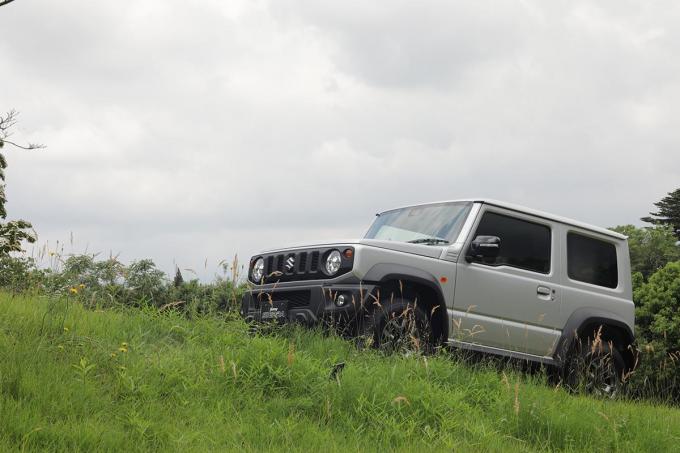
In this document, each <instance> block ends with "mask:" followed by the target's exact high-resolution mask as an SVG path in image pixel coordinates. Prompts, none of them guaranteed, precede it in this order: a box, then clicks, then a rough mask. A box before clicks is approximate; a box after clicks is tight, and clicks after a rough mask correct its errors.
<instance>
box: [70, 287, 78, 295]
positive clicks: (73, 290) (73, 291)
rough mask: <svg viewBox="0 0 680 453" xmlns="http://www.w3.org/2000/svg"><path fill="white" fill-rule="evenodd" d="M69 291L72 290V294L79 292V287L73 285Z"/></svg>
mask: <svg viewBox="0 0 680 453" xmlns="http://www.w3.org/2000/svg"><path fill="white" fill-rule="evenodd" d="M69 292H70V293H71V294H78V288H76V287H75V286H74V287H72V288H70V289H69Z"/></svg>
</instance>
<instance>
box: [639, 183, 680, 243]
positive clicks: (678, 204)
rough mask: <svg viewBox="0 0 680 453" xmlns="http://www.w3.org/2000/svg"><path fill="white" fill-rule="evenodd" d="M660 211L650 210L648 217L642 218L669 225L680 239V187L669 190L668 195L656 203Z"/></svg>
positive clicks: (650, 221) (655, 223) (656, 223)
mask: <svg viewBox="0 0 680 453" xmlns="http://www.w3.org/2000/svg"><path fill="white" fill-rule="evenodd" d="M654 206H656V207H657V208H659V210H658V212H650V213H649V214H650V215H649V216H648V217H643V218H642V219H641V220H642V221H644V222H647V223H652V224H654V225H669V226H670V227H671V228H673V233H674V234H675V236H676V237H677V238H678V239H680V189H675V191H673V192H668V195H667V196H665V197H663V198H662V199H661V200H660V201H658V202H656V203H654Z"/></svg>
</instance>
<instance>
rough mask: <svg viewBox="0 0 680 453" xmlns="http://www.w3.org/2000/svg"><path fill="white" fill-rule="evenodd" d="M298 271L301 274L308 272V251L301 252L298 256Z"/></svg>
mask: <svg viewBox="0 0 680 453" xmlns="http://www.w3.org/2000/svg"><path fill="white" fill-rule="evenodd" d="M298 272H299V273H300V274H304V273H305V272H307V252H301V253H300V256H299V257H298Z"/></svg>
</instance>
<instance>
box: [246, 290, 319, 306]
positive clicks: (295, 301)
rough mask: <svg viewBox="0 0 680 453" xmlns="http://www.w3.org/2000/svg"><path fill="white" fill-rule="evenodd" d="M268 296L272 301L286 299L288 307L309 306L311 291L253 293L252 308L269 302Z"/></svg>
mask: <svg viewBox="0 0 680 453" xmlns="http://www.w3.org/2000/svg"><path fill="white" fill-rule="evenodd" d="M270 297H271V300H272V301H281V300H285V301H288V308H301V307H307V306H309V301H310V299H311V292H310V291H309V290H300V291H273V292H270V293H267V292H262V293H253V304H254V308H255V309H259V308H260V304H267V303H269V298H270Z"/></svg>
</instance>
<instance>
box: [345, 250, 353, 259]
mask: <svg viewBox="0 0 680 453" xmlns="http://www.w3.org/2000/svg"><path fill="white" fill-rule="evenodd" d="M342 254H343V255H344V256H345V258H347V259H348V260H349V259H351V258H352V257H353V256H354V250H352V249H346V250H345V251H344V252H342Z"/></svg>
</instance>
